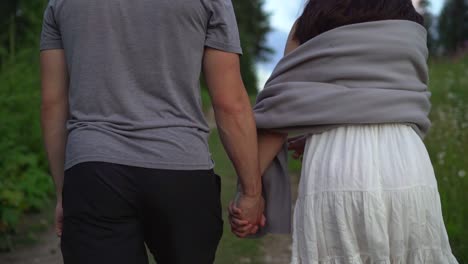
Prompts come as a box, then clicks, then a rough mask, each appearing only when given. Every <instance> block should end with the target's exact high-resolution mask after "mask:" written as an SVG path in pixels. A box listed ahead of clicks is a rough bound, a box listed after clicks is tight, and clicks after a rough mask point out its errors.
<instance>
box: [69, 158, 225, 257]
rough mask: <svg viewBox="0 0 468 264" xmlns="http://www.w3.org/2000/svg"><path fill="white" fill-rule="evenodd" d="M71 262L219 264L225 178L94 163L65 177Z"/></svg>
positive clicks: (201, 173) (188, 172) (189, 172)
mask: <svg viewBox="0 0 468 264" xmlns="http://www.w3.org/2000/svg"><path fill="white" fill-rule="evenodd" d="M63 208H64V229H63V235H62V239H61V248H62V253H63V258H64V262H65V264H103V263H113V264H140V263H141V264H146V263H148V256H147V253H146V248H145V244H146V245H147V247H148V249H149V250H150V251H151V253H152V254H153V256H154V257H155V259H156V261H157V263H158V264H177V263H180V264H189V263H191V264H192V263H195V264H208V263H213V262H214V258H215V254H216V249H217V247H218V244H219V241H220V238H221V236H222V232H223V220H222V213H221V202H220V178H219V177H218V176H216V175H215V174H214V173H213V171H172V170H155V169H147V168H138V167H129V166H124V165H116V164H110V163H102V162H86V163H81V164H79V165H76V166H74V167H72V168H71V169H69V170H67V171H66V172H65V179H64V189H63Z"/></svg>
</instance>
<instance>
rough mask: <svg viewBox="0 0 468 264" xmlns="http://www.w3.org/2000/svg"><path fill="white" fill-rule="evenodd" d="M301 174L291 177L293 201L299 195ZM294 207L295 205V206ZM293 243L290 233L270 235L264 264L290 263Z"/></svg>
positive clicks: (264, 243) (264, 248)
mask: <svg viewBox="0 0 468 264" xmlns="http://www.w3.org/2000/svg"><path fill="white" fill-rule="evenodd" d="M298 182H299V175H293V176H292V177H291V184H292V194H293V203H294V202H295V201H296V197H297V184H298ZM293 208H294V207H293ZM291 244H292V239H291V236H290V235H269V236H267V237H266V238H264V242H263V246H262V252H263V260H262V263H264V264H288V263H290V262H291Z"/></svg>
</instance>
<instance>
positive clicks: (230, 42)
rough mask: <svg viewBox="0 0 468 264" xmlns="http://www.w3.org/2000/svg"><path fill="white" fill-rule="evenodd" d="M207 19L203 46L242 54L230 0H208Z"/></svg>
mask: <svg viewBox="0 0 468 264" xmlns="http://www.w3.org/2000/svg"><path fill="white" fill-rule="evenodd" d="M208 2H209V4H208V6H209V16H210V17H209V21H208V29H207V34H206V41H205V46H207V47H210V48H214V49H218V50H222V51H226V52H232V53H238V54H242V48H241V44H240V38H239V29H238V26H237V20H236V15H235V12H234V7H233V5H232V2H231V0H208Z"/></svg>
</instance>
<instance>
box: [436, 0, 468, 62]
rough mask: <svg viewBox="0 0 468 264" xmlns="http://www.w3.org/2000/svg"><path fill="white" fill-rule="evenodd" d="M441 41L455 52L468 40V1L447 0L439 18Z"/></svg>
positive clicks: (450, 50)
mask: <svg viewBox="0 0 468 264" xmlns="http://www.w3.org/2000/svg"><path fill="white" fill-rule="evenodd" d="M439 35H440V43H441V46H442V47H443V48H444V51H445V52H446V53H447V54H453V53H455V52H456V51H457V50H458V49H460V48H462V47H463V45H465V42H466V41H467V40H468V1H466V0H447V2H446V4H445V6H444V8H443V10H442V13H441V15H440V18H439Z"/></svg>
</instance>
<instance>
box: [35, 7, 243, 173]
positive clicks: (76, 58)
mask: <svg viewBox="0 0 468 264" xmlns="http://www.w3.org/2000/svg"><path fill="white" fill-rule="evenodd" d="M40 46H41V47H40V48H41V50H48V49H64V50H65V54H66V60H67V66H68V71H69V75H70V84H69V105H70V106H69V107H70V108H69V111H70V118H69V121H68V124H67V127H68V130H69V136H68V142H67V149H66V164H65V168H66V169H68V168H70V167H72V166H74V165H76V164H78V163H81V162H88V161H100V162H111V163H117V164H123V165H130V166H138V167H146V168H156V169H168V170H207V169H211V168H213V162H212V160H211V155H210V152H209V148H208V135H209V128H208V125H207V123H206V121H205V118H204V115H203V112H202V107H201V97H200V85H199V78H200V72H201V66H202V60H203V54H204V49H205V46H207V47H211V48H215V49H219V50H222V51H226V52H232V53H238V54H240V53H241V52H242V50H241V47H240V41H239V32H238V28H237V23H236V18H235V14H234V10H233V7H232V3H231V0H157V1H156V0H136V1H128V0H99V1H96V0H51V1H50V2H49V5H48V7H47V9H46V11H45V16H44V24H43V32H42V36H41V44H40Z"/></svg>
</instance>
